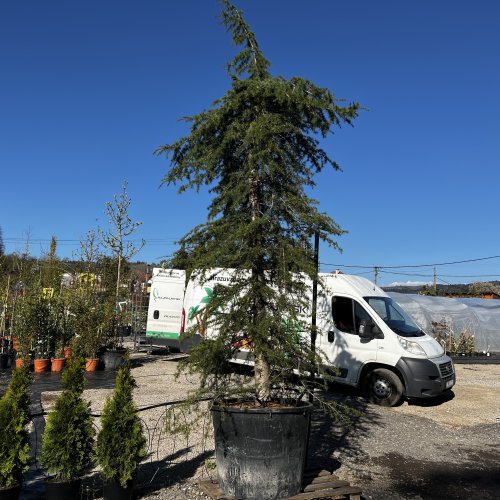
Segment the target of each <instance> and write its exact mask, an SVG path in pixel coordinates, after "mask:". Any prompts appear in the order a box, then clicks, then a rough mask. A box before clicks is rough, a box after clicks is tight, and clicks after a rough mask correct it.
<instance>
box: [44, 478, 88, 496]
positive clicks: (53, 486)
mask: <svg viewBox="0 0 500 500" xmlns="http://www.w3.org/2000/svg"><path fill="white" fill-rule="evenodd" d="M81 487H82V481H81V479H74V480H73V481H57V480H55V479H53V478H48V479H46V480H45V498H46V500H73V499H75V500H77V499H79V498H80V490H81Z"/></svg>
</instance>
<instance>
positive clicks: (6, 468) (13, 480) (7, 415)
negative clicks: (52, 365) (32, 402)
mask: <svg viewBox="0 0 500 500" xmlns="http://www.w3.org/2000/svg"><path fill="white" fill-rule="evenodd" d="M30 382H31V377H30V374H29V371H28V368H27V367H21V368H16V369H15V370H14V371H13V372H12V378H11V381H10V384H9V388H8V390H7V392H6V394H5V395H4V397H3V398H2V399H1V400H0V429H1V432H2V437H1V439H0V488H11V487H13V486H16V485H20V484H21V482H22V477H23V474H24V473H25V472H27V471H28V469H29V459H30V456H29V451H30V446H29V435H28V431H27V430H26V425H27V424H28V422H29V396H28V392H27V390H28V386H29V384H30Z"/></svg>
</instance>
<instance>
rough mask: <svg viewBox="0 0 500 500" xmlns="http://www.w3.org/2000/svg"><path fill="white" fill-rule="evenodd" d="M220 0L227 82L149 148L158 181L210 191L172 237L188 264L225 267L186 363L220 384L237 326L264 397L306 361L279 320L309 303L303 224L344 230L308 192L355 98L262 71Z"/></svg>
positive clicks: (329, 231) (330, 240)
mask: <svg viewBox="0 0 500 500" xmlns="http://www.w3.org/2000/svg"><path fill="white" fill-rule="evenodd" d="M221 4H222V16H221V18H222V23H223V24H224V26H225V27H226V28H227V30H228V31H229V33H231V35H232V39H233V42H234V43H235V45H237V46H240V47H241V51H240V52H239V53H238V54H237V55H236V57H235V58H234V59H233V60H232V61H231V62H230V63H229V65H228V74H229V76H230V78H231V87H230V89H229V90H228V91H227V93H226V94H225V95H223V96H222V97H221V98H220V99H218V100H216V101H215V102H214V103H213V105H212V107H211V108H210V109H208V110H207V111H203V112H201V113H200V114H198V115H195V116H191V117H187V118H185V120H186V121H187V122H189V123H190V133H189V135H187V136H185V137H182V138H181V139H179V140H177V141H176V142H173V143H171V144H167V145H165V146H162V147H160V148H159V149H158V150H157V153H158V154H161V155H165V156H166V157H167V159H168V160H169V161H170V168H169V170H168V172H167V173H166V175H165V177H164V178H163V181H162V183H163V184H166V185H171V184H174V185H177V186H178V190H179V192H180V193H182V192H184V191H186V190H188V189H195V190H200V189H201V188H203V187H204V186H207V187H208V189H209V191H210V193H211V194H212V200H211V203H210V205H209V207H208V217H207V220H206V222H204V223H202V224H200V225H198V226H197V227H195V228H194V229H192V230H191V231H189V232H188V233H187V234H186V235H185V236H184V237H183V238H182V239H181V240H180V252H181V253H182V256H183V259H182V260H183V262H186V265H187V268H188V271H190V272H194V270H196V269H202V270H207V269H211V268H226V269H227V268H234V269H237V271H236V272H235V275H234V280H233V282H232V283H231V284H230V285H229V286H227V287H221V288H220V289H218V290H216V291H215V292H214V297H213V300H212V301H211V303H210V306H209V307H210V310H209V312H210V313H211V314H209V317H208V320H207V321H208V324H209V326H212V327H216V330H217V331H218V332H219V334H218V338H217V339H215V340H212V341H207V342H202V343H201V344H199V345H198V346H197V347H195V348H194V349H192V350H191V356H190V358H189V360H188V363H190V364H191V367H192V368H194V369H196V370H197V371H200V372H201V374H202V382H203V383H202V386H203V385H204V387H205V389H207V390H214V389H217V390H219V389H220V390H225V389H223V388H222V387H221V386H220V385H219V382H218V381H220V380H222V378H223V376H224V375H225V374H227V367H228V362H229V359H230V358H231V357H232V355H233V353H234V350H235V349H234V348H233V346H234V345H235V343H237V341H238V340H241V338H244V339H246V341H247V342H248V343H249V344H250V345H251V346H252V348H253V352H254V354H255V393H256V396H257V398H258V399H259V400H260V401H266V400H268V399H269V398H270V397H271V392H272V391H271V388H272V387H273V386H274V385H276V384H279V383H280V381H283V378H284V377H286V376H287V374H289V373H290V371H291V369H292V368H296V367H297V365H298V364H301V366H306V365H309V364H310V363H311V362H313V363H316V362H317V361H318V360H317V356H316V354H314V353H313V352H312V350H311V349H309V347H308V345H307V342H305V341H304V337H303V336H300V335H298V334H297V335H294V334H291V332H290V325H296V324H297V323H298V322H299V321H300V318H299V316H300V314H299V313H300V311H303V310H304V308H309V307H310V304H308V299H307V295H308V292H309V286H308V285H307V283H308V280H307V279H312V278H314V277H315V275H316V269H315V266H314V264H313V262H314V259H313V248H312V243H311V242H312V236H313V235H314V234H315V233H318V234H319V235H320V238H321V240H322V241H324V242H326V243H327V244H329V245H330V246H332V247H333V248H337V249H338V248H339V247H338V244H337V242H336V239H335V238H336V237H337V236H340V235H341V234H343V232H344V231H343V229H342V228H341V227H340V226H339V225H338V224H337V223H336V222H335V221H334V220H333V219H332V218H331V217H330V216H329V215H328V214H326V213H324V212H321V211H320V210H319V208H318V202H317V201H316V200H315V199H313V198H311V197H310V196H309V194H308V192H310V190H311V188H314V186H315V180H314V177H315V175H316V174H318V173H319V172H321V171H322V170H323V169H324V168H325V167H331V168H333V169H334V170H339V169H340V167H339V165H338V164H337V163H336V162H335V161H334V160H333V159H332V158H330V156H329V154H328V153H327V151H326V150H325V149H323V148H322V147H321V146H320V138H323V139H326V138H327V136H328V135H329V134H331V133H333V131H334V129H335V128H336V127H339V126H341V125H343V124H347V125H351V124H352V122H353V120H354V119H355V118H356V116H357V115H358V112H359V109H360V106H359V104H358V103H355V102H354V103H349V104H346V103H344V102H343V101H341V100H339V99H337V98H336V97H335V96H334V94H333V93H332V92H331V91H330V90H328V89H326V88H321V87H318V86H316V85H315V84H314V83H312V82H311V81H309V80H307V79H304V78H301V77H292V78H289V79H287V78H284V77H282V76H273V75H271V73H270V69H269V68H270V63H269V61H268V60H267V59H266V58H265V57H264V55H263V52H262V50H261V48H260V46H259V44H258V43H257V39H256V36H255V34H254V33H253V32H252V31H251V30H250V27H249V26H248V24H247V23H246V22H245V20H244V18H243V16H242V13H241V12H240V11H239V10H238V9H237V8H236V7H235V6H234V5H232V4H231V3H230V2H229V1H228V0H223V1H222V2H221ZM207 272H208V271H199V272H198V275H199V279H200V280H202V281H203V280H205V279H206V278H207ZM221 310H224V314H218V312H220V311H221ZM284 318H286V320H285V319H284ZM214 376H215V377H216V379H217V381H216V382H214Z"/></svg>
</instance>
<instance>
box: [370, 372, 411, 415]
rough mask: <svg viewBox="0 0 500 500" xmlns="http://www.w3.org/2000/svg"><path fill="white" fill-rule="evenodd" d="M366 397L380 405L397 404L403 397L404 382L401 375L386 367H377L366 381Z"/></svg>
mask: <svg viewBox="0 0 500 500" xmlns="http://www.w3.org/2000/svg"><path fill="white" fill-rule="evenodd" d="M364 392H365V397H366V398H367V399H368V401H371V402H372V403H375V404H377V405H380V406H396V405H397V404H398V403H399V402H400V401H401V398H402V397H403V384H402V383H401V380H400V379H399V377H398V376H397V375H396V374H395V373H394V372H391V371H390V370H387V369H386V368H375V369H374V370H372V371H371V372H369V373H368V375H367V376H366V379H365V383H364Z"/></svg>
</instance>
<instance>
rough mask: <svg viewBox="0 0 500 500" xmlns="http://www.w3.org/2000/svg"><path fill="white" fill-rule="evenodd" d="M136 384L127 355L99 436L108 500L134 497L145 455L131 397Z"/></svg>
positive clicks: (99, 461)
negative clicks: (138, 473)
mask: <svg viewBox="0 0 500 500" xmlns="http://www.w3.org/2000/svg"><path fill="white" fill-rule="evenodd" d="M135 386H136V384H135V380H134V378H133V377H132V374H131V370H130V362H129V360H128V359H127V358H126V360H125V363H124V364H123V365H122V366H120V367H119V368H118V372H117V375H116V385H115V389H114V391H113V394H112V396H111V397H109V398H108V399H107V400H106V403H105V405H104V410H103V412H102V415H101V430H100V431H99V434H98V436H97V448H96V456H97V463H98V464H99V465H100V467H101V474H102V476H103V477H104V490H103V493H104V498H105V499H106V500H113V499H116V500H122V499H123V500H126V499H130V498H132V497H133V488H134V478H135V475H136V472H137V469H138V468H139V464H140V463H141V460H142V459H143V458H144V456H145V454H146V439H145V437H144V433H143V429H142V425H141V421H140V419H139V416H138V415H137V408H136V407H135V404H134V402H133V399H132V391H133V389H134V387H135Z"/></svg>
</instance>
